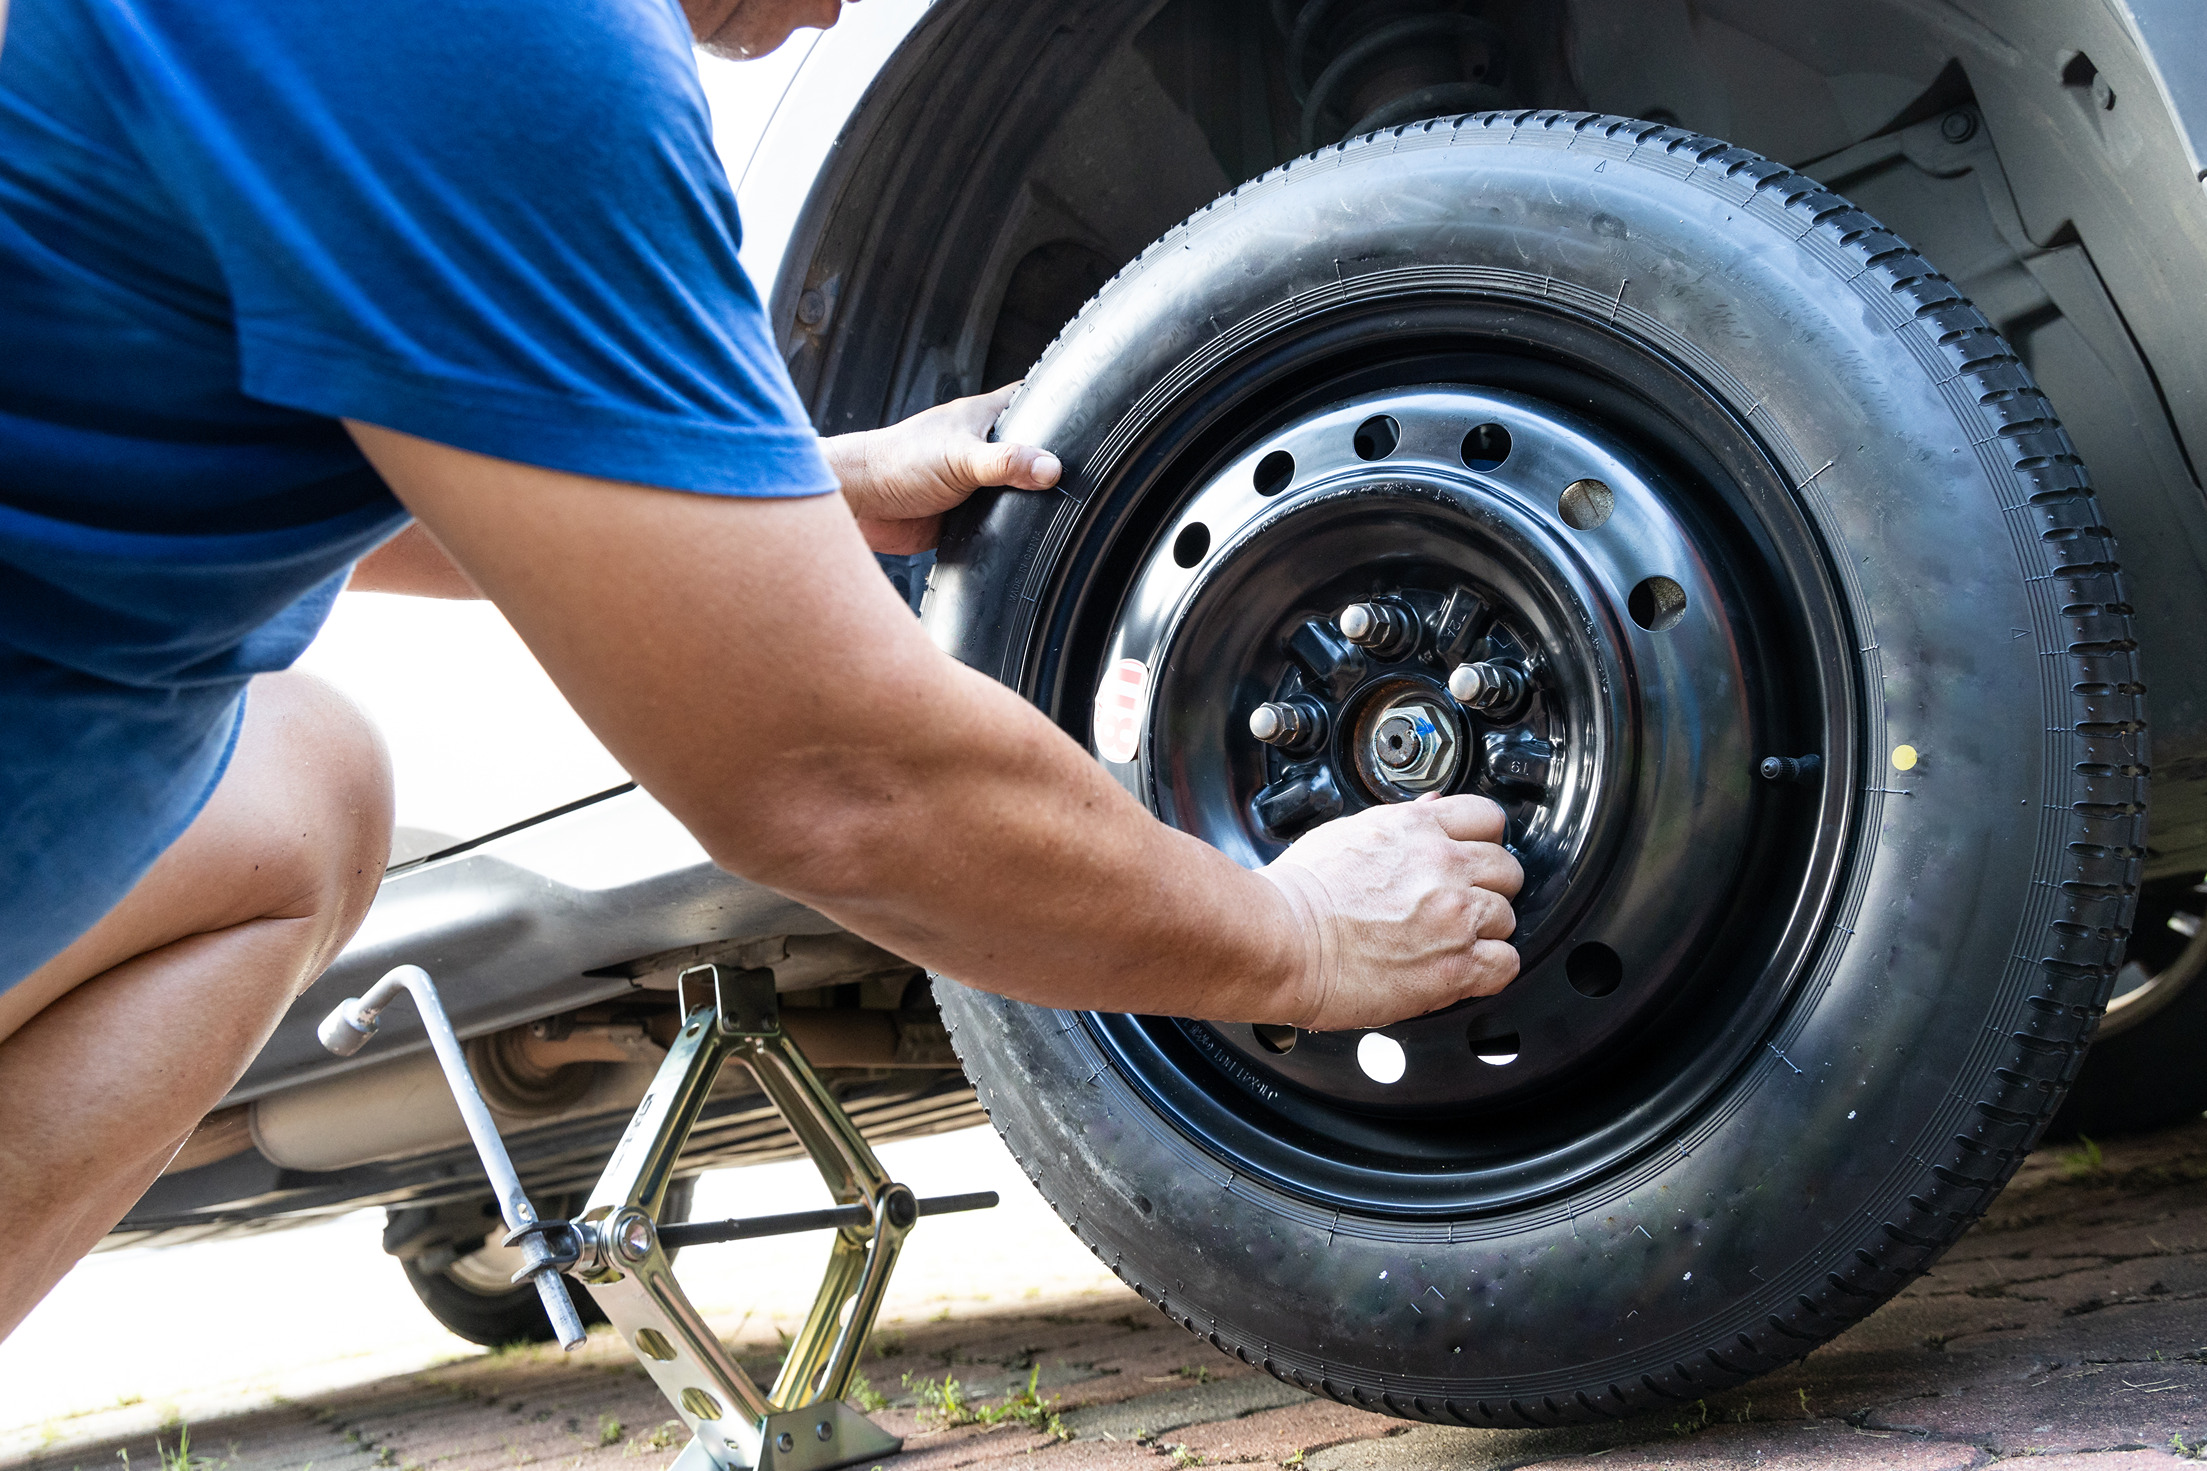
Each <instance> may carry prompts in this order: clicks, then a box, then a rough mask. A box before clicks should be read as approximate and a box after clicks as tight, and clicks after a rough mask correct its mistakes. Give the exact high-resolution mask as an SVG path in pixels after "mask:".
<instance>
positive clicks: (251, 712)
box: [0, 673, 391, 1041]
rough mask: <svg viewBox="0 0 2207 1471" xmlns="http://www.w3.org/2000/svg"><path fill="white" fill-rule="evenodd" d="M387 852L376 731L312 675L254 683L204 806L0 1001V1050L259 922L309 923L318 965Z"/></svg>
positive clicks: (386, 773)
mask: <svg viewBox="0 0 2207 1471" xmlns="http://www.w3.org/2000/svg"><path fill="white" fill-rule="evenodd" d="M390 851H391V782H390V766H389V759H388V757H387V755H386V754H385V751H384V748H383V742H382V739H381V737H380V736H378V735H377V733H376V731H375V727H374V726H373V725H371V724H370V723H369V722H368V720H367V718H366V717H365V716H364V715H362V714H361V713H360V711H359V710H358V709H356V708H355V707H354V706H353V705H352V704H351V703H350V702H349V701H347V700H346V699H345V698H344V697H343V696H342V695H340V694H338V693H337V691H335V690H334V689H332V688H330V687H329V686H328V685H326V684H323V683H322V682H321V681H319V680H317V679H314V678H312V677H311V676H308V675H304V674H299V673H283V674H266V675H262V676H260V677H259V678H257V679H255V680H254V681H253V683H252V685H251V687H250V691H249V693H248V695H247V698H246V705H245V721H244V724H243V726H242V727H241V728H240V730H239V733H238V744H237V750H236V752H235V753H234V754H233V755H232V757H231V759H230V765H229V767H228V769H227V770H226V771H225V772H224V773H223V776H222V780H221V781H220V782H219V783H218V784H217V785H216V787H215V790H214V794H213V795H212V796H211V797H210V798H209V799H208V801H207V805H206V806H205V807H204V808H203V809H201V811H200V813H199V815H198V816H197V817H196V818H194V819H193V821H192V824H191V826H190V827H188V828H186V829H185V831H184V834H183V836H181V837H180V838H178V839H177V840H176V842H175V843H174V844H172V845H171V846H170V847H169V848H168V850H167V851H166V852H164V853H163V854H162V855H161V857H160V858H159V859H157V860H156V861H155V862H154V865H153V867H152V868H151V869H150V870H148V871H147V873H146V875H145V877H143V878H141V879H140V880H139V881H138V883H137V885H136V886H135V887H134V888H132V889H131V891H130V893H129V894H128V895H127V896H126V897H125V898H124V899H123V900H122V902H121V903H119V904H117V905H116V906H115V907H114V908H113V909H111V910H109V911H108V912H107V914H106V915H105V916H104V917H103V918H102V919H101V920H100V921H99V922H98V923H97V924H95V925H94V926H93V927H92V928H91V929H89V930H87V931H86V932H85V933H84V934H83V935H81V936H79V937H78V938H77V939H76V940H75V941H74V942H72V943H71V944H70V945H69V946H68V948H66V949H65V950H63V951H62V952H61V953H60V954H58V955H56V956H55V957H54V958H53V959H52V960H50V961H48V962H47V963H46V964H44V965H42V966H40V967H39V968H38V969H37V970H35V971H33V972H32V973H31V974H30V975H29V976H27V977H25V978H24V979H23V980H22V981H21V982H20V983H18V984H17V985H15V986H13V987H12V988H10V989H9V990H7V991H6V992H4V993H0V1041H4V1040H5V1039H6V1038H8V1037H9V1036H12V1035H13V1034H14V1033H15V1031H16V1030H17V1029H18V1028H20V1027H21V1026H22V1025H23V1024H24V1023H25V1022H27V1021H29V1020H30V1019H31V1018H32V1017H33V1016H36V1015H37V1014H38V1013H39V1012H40V1011H42V1010H44V1009H45V1007H46V1006H48V1005H49V1004H51V1003H52V1002H53V1000H54V999H55V998H56V997H59V996H62V995H64V994H66V993H67V992H69V991H70V990H71V989H73V988H74V987H76V986H77V985H79V984H81V983H82V982H84V981H86V980H89V979H90V978H92V977H93V976H96V975H99V974H101V973H102V972H104V971H107V970H110V969H112V968H113V967H115V966H117V965H119V964H121V963H122V962H123V961H126V960H129V959H130V958H132V957H133V956H137V955H144V954H147V953H149V952H151V951H154V950H157V949H160V948H161V947H162V946H164V945H168V944H171V943H173V942H175V941H177V940H181V939H184V938H186V937H188V936H192V935H202V934H208V933H211V932H214V931H217V930H224V929H229V928H231V927H233V926H236V925H240V924H246V923H249V922H251V921H253V920H258V919H268V918H279V919H283V918H296V919H313V920H315V921H317V925H316V929H317V931H318V945H319V947H320V948H322V949H325V950H326V951H327V952H328V955H325V956H323V957H322V958H323V960H324V962H325V963H326V961H327V959H328V956H329V955H334V954H335V952H336V950H337V948H338V947H339V946H341V945H342V944H343V943H344V941H345V939H346V938H347V937H349V936H350V935H351V933H352V932H353V930H354V929H355V928H357V927H358V925H359V923H360V919H361V917H362V916H363V915H364V914H365V913H366V910H367V905H368V903H369V902H370V901H371V900H372V899H373V898H374V893H375V885H376V881H377V880H378V879H379V878H380V876H381V875H382V872H383V868H384V865H385V863H386V861H387V860H388V859H389V857H390ZM317 969H319V967H317Z"/></svg>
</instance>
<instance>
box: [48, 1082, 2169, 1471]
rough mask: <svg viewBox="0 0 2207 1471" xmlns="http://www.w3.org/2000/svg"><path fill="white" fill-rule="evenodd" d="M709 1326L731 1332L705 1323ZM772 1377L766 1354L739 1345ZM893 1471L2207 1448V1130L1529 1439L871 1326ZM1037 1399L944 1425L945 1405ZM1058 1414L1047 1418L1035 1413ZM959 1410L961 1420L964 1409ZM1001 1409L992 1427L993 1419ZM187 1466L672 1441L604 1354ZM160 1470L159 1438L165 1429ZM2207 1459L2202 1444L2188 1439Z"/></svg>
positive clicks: (487, 1380)
mask: <svg viewBox="0 0 2207 1471" xmlns="http://www.w3.org/2000/svg"><path fill="white" fill-rule="evenodd" d="M722 1326H723V1328H724V1329H731V1330H732V1328H733V1327H734V1326H735V1325H729V1324H723V1325H722ZM730 1346H731V1348H732V1349H734V1350H735V1351H736V1352H737V1353H738V1354H739V1355H740V1356H741V1357H742V1358H743V1360H744V1362H745V1363H746V1365H747V1367H749V1368H751V1369H752V1370H753V1371H754V1373H756V1374H757V1375H759V1376H760V1377H761V1378H762V1379H763V1378H764V1377H766V1376H767V1375H768V1374H769V1373H770V1371H771V1368H772V1357H773V1352H774V1344H773V1342H772V1341H771V1340H770V1339H769V1341H765V1342H761V1341H759V1340H758V1339H757V1338H756V1337H751V1338H731V1340H730ZM866 1373H867V1377H868V1379H869V1381H870V1388H871V1389H872V1390H873V1391H874V1392H875V1393H877V1394H878V1395H880V1396H881V1397H882V1398H884V1399H886V1400H887V1401H888V1405H887V1407H886V1408H885V1409H883V1410H881V1411H880V1412H879V1414H878V1416H877V1418H879V1419H880V1420H881V1421H882V1423H883V1424H884V1425H886V1426H887V1427H888V1428H889V1429H890V1430H891V1431H893V1432H895V1433H898V1434H901V1435H904V1436H906V1437H907V1441H906V1450H905V1452H904V1454H903V1455H901V1456H898V1457H896V1458H894V1459H892V1460H890V1461H888V1462H885V1463H884V1465H883V1468H882V1471H958V1468H966V1467H976V1468H992V1471H1186V1468H1189V1467H1195V1466H1227V1465H1241V1466H1251V1467H1273V1466H1278V1467H1287V1468H1296V1471H1503V1468H1520V1467H1535V1466H1537V1467H1544V1468H1552V1471H1563V1468H1570V1467H1585V1468H1587V1471H1655V1468H1659V1467H1680V1468H1696V1471H1728V1468H1743V1471H1744V1468H1748V1467H1790V1468H1804V1471H1805V1468H1824V1467H1831V1468H1857V1467H1861V1468H1868V1467H1898V1468H1907V1471H1964V1468H1974V1467H1980V1466H1985V1465H1989V1464H1991V1463H1994V1462H1997V1461H2005V1460H2009V1459H2014V1458H2021V1457H2030V1458H2032V1460H2031V1471H2142V1468H2147V1467H2158V1466H2172V1465H2177V1464H2179V1463H2181V1462H2184V1461H2188V1460H2191V1459H2194V1458H2195V1454H2194V1448H2195V1447H2200V1446H2202V1445H2203V1444H2207V1122H2203V1123H2201V1124H2196V1125H2192V1126H2188V1127H2186V1128H2183V1129H2179V1130H2175V1131H2171V1132H2169V1133H2165V1134H2161V1135H2157V1136H2153V1137H2150V1138H2146V1139H2140V1140H2132V1141H2126V1142H2123V1143H2120V1144H2115V1145H2110V1146H2108V1147H2107V1149H2106V1151H2105V1154H2104V1157H2103V1158H2102V1159H2101V1160H2099V1161H2098V1163H2097V1164H2094V1163H2092V1162H2091V1161H2089V1160H2088V1159H2086V1158H2085V1157H2083V1156H2082V1155H2079V1154H2078V1153H2076V1152H2075V1151H2069V1152H2066V1153H2064V1152H2062V1151H2055V1150H2049V1151H2043V1152H2042V1153H2041V1154H2040V1155H2039V1156H2038V1157H2037V1158H2035V1159H2033V1160H2032V1161H2031V1162H2030V1163H2029V1164H2028V1165H2027V1166H2026V1168H2025V1170H2024V1172H2023V1174H2022V1176H2021V1177H2019V1179H2018V1180H2017V1182H2016V1183H2015V1184H2014V1185H2013V1186H2011V1187H2010V1189H2009V1190H2008V1192H2007V1193H2006V1194H2005V1195H2004V1196H2002V1197H2001V1199H2000V1201H1999V1202H1998V1203H1997V1204H1996V1205H1995V1206H1994V1208H1993V1211H1992V1212H1991V1214H1989V1215H1988V1216H1987V1217H1986V1219H1985V1220H1984V1221H1982V1222H1980V1223H1979V1225H1978V1226H1977V1227H1976V1229H1974V1230H1973V1231H1971V1232H1970V1234H1969V1235H1968V1236H1967V1237H1965V1238H1964V1239H1963V1240H1962V1242H1961V1243H1960V1244H1959V1245H1957V1246H1956V1248H1955V1249H1954V1251H1953V1252H1952V1253H1950V1254H1949V1255H1948V1257H1947V1258H1946V1260H1945V1261H1943V1262H1942V1263H1940V1265H1939V1266H1938V1267H1937V1268H1936V1269H1935V1270H1934V1271H1932V1272H1931V1273H1930V1274H1928V1275H1927V1276H1925V1277H1924V1278H1923V1279H1922V1280H1920V1281H1919V1282H1917V1283H1916V1284H1915V1285H1914V1286H1913V1287H1911V1288H1910V1289H1909V1290H1908V1291H1907V1292H1906V1293H1904V1294H1902V1295H1901V1296H1900V1297H1899V1298H1897V1299H1896V1300H1894V1301H1893V1302H1891V1303H1889V1304H1887V1305H1886V1306H1885V1307H1884V1308H1882V1309H1881V1310H1879V1311H1878V1312H1877V1313H1875V1314H1873V1315H1871V1316H1870V1317H1869V1318H1868V1319H1866V1320H1864V1321H1863V1322H1862V1323H1861V1324H1859V1325H1857V1326H1856V1327H1855V1328H1854V1329H1852V1330H1851V1331H1849V1332H1848V1333H1846V1334H1845V1335H1843V1336H1842V1337H1840V1338H1839V1339H1837V1340H1835V1341H1834V1342H1832V1343H1830V1344H1828V1345H1826V1346H1825V1347H1823V1348H1821V1349H1819V1350H1817V1351H1816V1352H1815V1353H1813V1354H1811V1355H1810V1356H1809V1357H1808V1358H1807V1359H1805V1360H1803V1361H1802V1362H1801V1363H1799V1364H1796V1365H1794V1366H1793V1367H1791V1368H1789V1369H1787V1370H1784V1371H1782V1372H1780V1373H1778V1374H1775V1375H1771V1376H1769V1377H1767V1378H1765V1379H1761V1380H1758V1381H1756V1382H1754V1383H1752V1384H1749V1385H1746V1386H1744V1387H1742V1388H1740V1389H1736V1390H1732V1391H1728V1392H1726V1393H1723V1394H1719V1395H1714V1396H1711V1397H1710V1398H1709V1399H1708V1400H1707V1401H1706V1402H1704V1403H1698V1404H1695V1405H1691V1406H1686V1407H1682V1408H1681V1409H1680V1410H1678V1411H1676V1412H1673V1413H1668V1414H1663V1415H1657V1416H1652V1417H1641V1418H1639V1419H1636V1420H1629V1421H1623V1422H1617V1423H1611V1424H1603V1425H1595V1426H1582V1427H1574V1428H1570V1429H1564V1430H1541V1431H1481V1430H1464V1429H1456V1428H1449V1427H1442V1426H1431V1425H1409V1424H1405V1423H1403V1422H1400V1421H1396V1420H1390V1419H1387V1418H1385V1417H1383V1416H1379V1415H1374V1414H1369V1413H1366V1412H1364V1411H1361V1410H1354V1409H1350V1408H1348V1407H1346V1406H1343V1405H1337V1404H1333V1403H1331V1402H1327V1401H1319V1400H1313V1399H1310V1398H1308V1397H1306V1396H1304V1395H1303V1394H1301V1393H1300V1392H1298V1391H1296V1390H1293V1389H1291V1388H1289V1387H1288V1386H1286V1385H1283V1384H1280V1383H1278V1382H1276V1381H1274V1380H1272V1379H1269V1378H1267V1377H1265V1376H1262V1375H1259V1374H1255V1373H1253V1372H1251V1371H1250V1370H1249V1369H1248V1368H1246V1367H1245V1366H1243V1365H1241V1364H1240V1363H1238V1362H1236V1361H1234V1360H1231V1359H1228V1358H1225V1357H1223V1356H1221V1355H1219V1354H1217V1353H1216V1352H1214V1351H1213V1350H1211V1349H1210V1348H1208V1347H1207V1346H1205V1345H1204V1344H1202V1343H1200V1342H1199V1341H1197V1340H1196V1339H1194V1338H1191V1337H1190V1336H1188V1335H1187V1334H1186V1333H1184V1332H1182V1331H1181V1330H1180V1329H1179V1328H1177V1327H1175V1326H1173V1325H1172V1324H1170V1323H1168V1322H1167V1321H1165V1320H1164V1319H1163V1318H1162V1317H1160V1316H1159V1315H1158V1314H1157V1313H1156V1312H1154V1311H1153V1310H1152V1309H1150V1308H1148V1307H1147V1306H1145V1305H1144V1304H1143V1303H1141V1302H1140V1300H1138V1299H1137V1298H1135V1297H1134V1296H1133V1295H1132V1294H1131V1293H1125V1292H1119V1293H1116V1294H1107V1295H1104V1296H1101V1297H1099V1296H1096V1295H1090V1296H1086V1297H1083V1298H1079V1299H1076V1300H1073V1301H1067V1302H1057V1303H1050V1302H1035V1301H1032V1300H1028V1301H1022V1302H1020V1303H1019V1305H1018V1306H1017V1307H1007V1306H988V1305H973V1306H968V1307H967V1308H966V1309H964V1310H962V1311H960V1312H958V1313H956V1314H953V1315H951V1316H948V1317H946V1318H943V1319H941V1320H938V1321H932V1322H927V1323H924V1324H916V1325H912V1326H909V1327H907V1328H904V1329H901V1330H899V1331H897V1332H893V1333H885V1334H883V1335H881V1336H880V1337H879V1338H878V1340H877V1342H876V1343H875V1345H874V1350H873V1352H871V1353H870V1354H869V1356H868V1359H867V1365H866ZM946 1379H954V1380H955V1381H956V1389H955V1402H956V1403H960V1404H963V1405H964V1406H966V1407H967V1409H968V1412H969V1413H970V1412H972V1411H975V1410H1000V1409H1001V1407H1002V1406H1004V1405H1005V1403H1006V1402H1007V1400H1021V1399H1023V1396H1024V1392H1025V1390H1026V1389H1027V1386H1028V1385H1029V1383H1030V1380H1031V1382H1032V1383H1033V1385H1034V1388H1035V1392H1036V1395H1037V1397H1038V1398H1039V1401H1040V1402H1041V1406H1042V1407H1041V1408H1039V1409H1030V1410H1029V1412H1028V1413H1027V1414H1026V1415H1025V1416H1012V1417H1009V1418H1003V1419H1002V1420H1001V1423H998V1424H996V1425H994V1426H990V1425H987V1424H980V1423H966V1424H949V1423H945V1421H946V1417H945V1415H944V1414H943V1413H941V1411H940V1410H939V1409H935V1408H930V1407H928V1406H927V1405H925V1404H923V1402H922V1399H923V1392H925V1391H927V1390H928V1389H929V1388H930V1387H932V1388H933V1391H934V1392H933V1394H932V1396H929V1397H932V1398H933V1399H934V1400H936V1401H937V1402H938V1403H939V1402H940V1401H941V1399H942V1397H943V1396H942V1389H943V1386H944V1382H945V1380H946ZM1053 1417H1054V1418H1053ZM947 1418H949V1419H957V1418H960V1417H959V1416H957V1415H955V1414H953V1415H951V1416H949V1417H947ZM992 1418H998V1417H992ZM191 1434H192V1446H191V1450H192V1455H193V1457H194V1458H204V1460H197V1459H195V1464H194V1465H193V1466H192V1468H191V1471H275V1468H295V1471H304V1468H308V1467H312V1468H314V1471H368V1468H382V1467H397V1468H416V1467H418V1468H423V1471H429V1468H437V1471H478V1468H480V1471H490V1468H508V1467H515V1466H524V1465H539V1466H546V1467H551V1466H561V1467H567V1466H572V1467H578V1468H599V1471H613V1468H621V1471H660V1468H663V1467H665V1466H666V1465H667V1464H668V1463H669V1462H671V1461H672V1460H673V1459H674V1456H675V1454H676V1453H677V1452H678V1451H679V1450H680V1448H681V1444H682V1441H683V1438H684V1437H683V1435H682V1433H681V1430H680V1426H679V1424H677V1423H674V1422H671V1421H670V1420H669V1417H668V1413H667V1410H666V1407H665V1405H664V1403H663V1402H662V1401H660V1400H659V1398H658V1396H657V1395H656V1393H655V1392H654V1391H653V1390H652V1389H651V1387H650V1385H649V1384H648V1382H646V1381H645V1380H644V1378H643V1376H642V1374H641V1373H640V1372H639V1371H638V1370H637V1369H636V1368H635V1367H634V1366H633V1365H632V1364H631V1363H629V1362H628V1361H627V1360H626V1358H625V1357H624V1355H623V1354H622V1352H621V1350H620V1346H619V1345H618V1344H617V1343H616V1342H614V1341H612V1340H611V1339H609V1338H607V1337H606V1336H604V1335H603V1334H602V1333H601V1334H600V1335H598V1336H595V1337H593V1339H592V1341H591V1342H590V1344H589V1345H588V1346H586V1347H585V1348H584V1349H583V1350H581V1351H580V1352H579V1353H577V1354H575V1355H572V1356H562V1355H560V1354H558V1353H556V1352H554V1351H550V1350H513V1351H507V1352H502V1353H497V1354H492V1355H488V1356H484V1357H478V1358H473V1359H469V1360H466V1361H464V1362H460V1363H455V1364H450V1365H445V1366H442V1367H439V1368H435V1369H431V1370H428V1371H425V1372H422V1373H418V1374H410V1375H405V1376H401V1377H398V1378H392V1379H385V1380H380V1381H377V1382H374V1383H368V1384H363V1385H359V1386H356V1387H353V1388H350V1389H346V1390H341V1391H334V1392H330V1393H325V1394H319V1395H315V1396H311V1397H308V1398H304V1399H301V1400H299V1401H296V1402H293V1403H289V1404H285V1405H280V1406H277V1407H275V1408H271V1409H266V1410H261V1411H256V1412H254V1413H250V1414H241V1415H237V1416H234V1417H232V1418H229V1419H223V1420H209V1421H206V1422H203V1423H201V1424H198V1425H194V1426H193V1427H191ZM164 1440H165V1449H166V1450H167V1452H168V1459H169V1463H170V1465H171V1466H173V1465H174V1462H175V1435H174V1433H173V1432H171V1433H170V1434H169V1435H168V1436H166V1437H164ZM123 1453H127V1457H128V1460H129V1462H130V1464H132V1465H136V1466H140V1467H149V1468H150V1467H160V1466H162V1465H163V1459H162V1456H161V1452H160V1450H158V1449H157V1448H156V1446H155V1445H154V1443H153V1438H152V1437H150V1436H140V1437H135V1438H133V1439H130V1440H128V1441H115V1440H105V1441H87V1442H84V1443H81V1444H76V1445H67V1446H56V1447H52V1448H50V1449H49V1450H47V1451H45V1452H42V1453H40V1454H38V1455H35V1456H33V1457H31V1458H29V1459H27V1460H18V1461H15V1462H11V1463H6V1464H9V1465H13V1466H18V1467H21V1468H23V1471H64V1468H72V1467H75V1468H90V1467H102V1468H112V1467H114V1466H116V1465H117V1464H118V1456H119V1455H120V1454H123ZM2197 1454H2200V1455H2207V1451H2203V1452H2198V1453H2197Z"/></svg>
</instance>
